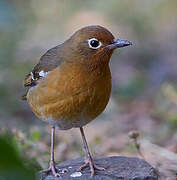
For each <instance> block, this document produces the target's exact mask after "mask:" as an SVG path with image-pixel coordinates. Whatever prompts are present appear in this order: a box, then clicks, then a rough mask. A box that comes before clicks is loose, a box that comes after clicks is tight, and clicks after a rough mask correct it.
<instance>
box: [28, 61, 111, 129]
mask: <svg viewBox="0 0 177 180" xmlns="http://www.w3.org/2000/svg"><path fill="white" fill-rule="evenodd" d="M110 92H111V74H110V70H109V66H108V65H105V66H104V67H99V68H98V67H96V68H92V69H89V68H88V67H83V66H82V65H78V64H73V63H65V64H63V65H62V66H61V67H58V68H56V69H55V70H53V71H52V72H50V73H49V74H48V75H47V76H46V77H45V78H44V79H42V80H41V82H40V83H39V84H38V85H37V86H35V87H32V88H31V89H30V90H29V92H28V94H27V101H28V103H29V104H30V106H31V108H32V111H33V112H34V113H35V114H36V115H37V116H38V117H39V118H40V119H41V120H44V121H48V122H49V123H51V124H54V125H57V126H59V128H60V129H69V128H72V127H81V126H84V125H85V124H87V123H88V122H90V121H91V120H93V119H95V118H96V117H97V116H98V115H99V114H100V113H101V112H102V111H103V110H104V109H105V107H106V105H107V103H108V101H109V97H110Z"/></svg>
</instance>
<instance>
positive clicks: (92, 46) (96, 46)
mask: <svg viewBox="0 0 177 180" xmlns="http://www.w3.org/2000/svg"><path fill="white" fill-rule="evenodd" d="M93 41H95V42H96V43H98V44H95V45H94V44H92V43H93ZM88 45H89V48H91V49H98V48H100V47H101V45H102V43H101V42H100V41H99V40H98V39H96V38H91V39H89V40H88Z"/></svg>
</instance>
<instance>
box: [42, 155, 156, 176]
mask: <svg viewBox="0 0 177 180" xmlns="http://www.w3.org/2000/svg"><path fill="white" fill-rule="evenodd" d="M94 162H95V164H96V165H98V166H101V167H104V168H105V170H104V171H96V174H95V176H94V177H92V178H91V177H90V170H89V168H85V169H84V170H83V171H79V170H78V169H79V167H80V166H81V165H83V163H84V159H83V158H78V159H75V160H70V161H65V162H62V163H60V164H59V165H58V166H57V168H58V170H59V172H61V171H62V169H67V172H64V173H60V177H59V178H56V177H54V176H52V175H51V174H49V175H44V174H41V175H40V179H41V180H158V175H157V173H156V171H155V169H154V168H153V167H152V166H151V165H149V164H148V163H147V162H146V161H144V160H141V159H139V158H132V157H123V156H114V157H107V158H99V159H94ZM72 176H76V177H72Z"/></svg>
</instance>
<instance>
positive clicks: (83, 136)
mask: <svg viewBox="0 0 177 180" xmlns="http://www.w3.org/2000/svg"><path fill="white" fill-rule="evenodd" d="M80 132H81V136H82V140H83V146H84V149H85V152H86V155H87V161H86V163H85V164H84V165H83V166H81V167H80V170H83V169H84V168H86V167H88V166H89V167H90V170H91V177H93V176H94V174H95V170H100V171H103V170H105V169H104V168H102V167H98V166H96V165H95V164H94V162H93V159H92V156H91V154H90V151H89V148H88V144H87V140H86V138H85V134H84V130H83V128H82V127H81V128H80Z"/></svg>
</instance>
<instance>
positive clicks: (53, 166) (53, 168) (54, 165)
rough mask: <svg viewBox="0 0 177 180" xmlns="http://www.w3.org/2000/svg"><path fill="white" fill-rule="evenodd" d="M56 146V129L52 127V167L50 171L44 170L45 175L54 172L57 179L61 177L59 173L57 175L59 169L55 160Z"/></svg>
mask: <svg viewBox="0 0 177 180" xmlns="http://www.w3.org/2000/svg"><path fill="white" fill-rule="evenodd" d="M54 144H55V127H54V126H52V129H51V156H50V166H49V168H48V169H46V170H43V172H44V173H49V172H52V174H53V175H54V176H55V177H59V176H60V175H59V173H57V168H56V164H55V160H54Z"/></svg>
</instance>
